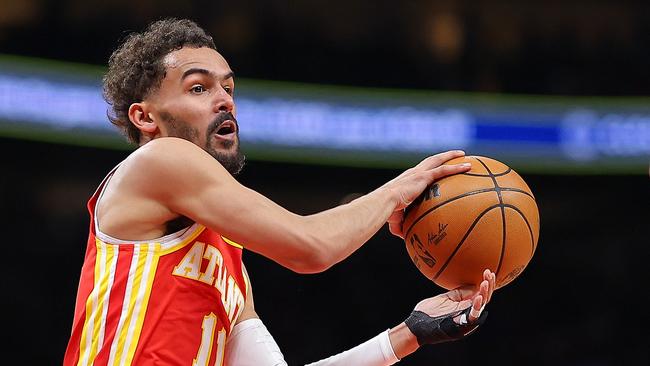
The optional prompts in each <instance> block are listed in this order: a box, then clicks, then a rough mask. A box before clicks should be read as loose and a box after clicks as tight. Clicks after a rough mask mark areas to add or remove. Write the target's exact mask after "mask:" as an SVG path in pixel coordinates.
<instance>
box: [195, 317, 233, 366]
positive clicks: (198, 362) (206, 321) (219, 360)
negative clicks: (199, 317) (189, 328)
mask: <svg viewBox="0 0 650 366" xmlns="http://www.w3.org/2000/svg"><path fill="white" fill-rule="evenodd" d="M201 328H203V331H202V333H201V345H200V346H199V351H198V352H197V353H196V358H194V361H193V362H192V366H208V361H210V355H211V354H212V343H213V341H214V331H215V329H217V316H216V315H214V313H210V314H208V315H206V316H204V317H203V324H202V325H201ZM225 346H226V331H225V330H224V329H223V328H222V329H221V330H220V331H219V332H217V357H216V358H215V359H214V365H215V366H221V365H222V364H223V351H224V348H225Z"/></svg>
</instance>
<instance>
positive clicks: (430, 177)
mask: <svg viewBox="0 0 650 366" xmlns="http://www.w3.org/2000/svg"><path fill="white" fill-rule="evenodd" d="M464 155H465V152H463V151H460V150H453V151H447V152H444V153H440V154H437V155H433V156H429V157H428V158H426V159H424V160H422V161H421V162H420V163H419V164H418V165H416V166H414V167H413V168H410V169H408V170H406V171H404V172H403V173H402V174H400V175H399V176H397V177H396V178H395V179H393V180H391V181H390V182H388V183H386V184H384V185H383V186H382V188H386V189H388V190H389V191H390V192H392V193H393V194H394V195H395V198H396V200H397V206H396V207H395V211H394V212H393V214H392V215H391V216H390V217H389V218H388V228H389V229H390V232H391V233H393V235H396V236H399V237H400V238H402V239H403V238H404V233H403V232H402V221H403V220H404V208H406V206H408V205H410V204H411V203H412V202H413V201H415V199H416V198H417V197H418V196H419V195H420V194H422V192H423V191H424V190H425V189H426V188H427V187H428V186H429V185H430V184H431V183H433V182H434V181H435V180H437V179H440V178H443V177H446V176H448V175H452V174H458V173H463V172H466V171H468V170H470V168H471V164H468V163H466V164H454V165H443V164H444V163H445V162H447V161H449V160H451V159H454V158H458V157H461V156H464Z"/></svg>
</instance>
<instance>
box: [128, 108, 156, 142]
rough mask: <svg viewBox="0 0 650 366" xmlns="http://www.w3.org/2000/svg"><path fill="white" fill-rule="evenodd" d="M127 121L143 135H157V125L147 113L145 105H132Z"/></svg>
mask: <svg viewBox="0 0 650 366" xmlns="http://www.w3.org/2000/svg"><path fill="white" fill-rule="evenodd" d="M129 120H131V123H133V125H134V126H135V127H137V128H138V129H139V130H140V131H142V133H143V134H144V135H148V136H153V135H155V134H156V133H158V125H157V124H156V123H155V122H154V120H153V116H152V115H151V113H149V111H148V106H147V104H146V103H133V104H131V106H130V107H129Z"/></svg>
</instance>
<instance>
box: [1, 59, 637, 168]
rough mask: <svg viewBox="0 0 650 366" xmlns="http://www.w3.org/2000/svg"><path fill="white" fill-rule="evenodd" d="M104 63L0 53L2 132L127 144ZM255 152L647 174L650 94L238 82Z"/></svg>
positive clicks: (245, 144) (249, 146) (248, 146)
mask: <svg viewBox="0 0 650 366" xmlns="http://www.w3.org/2000/svg"><path fill="white" fill-rule="evenodd" d="M103 71H104V69H102V68H100V67H93V66H86V65H76V64H65V63H59V62H52V61H43V60H34V59H26V58H20V57H12V56H0V136H8V137H19V138H27V139H36V140H45V141H58V142H63V143H72V144H84V145H92V146H100V147H108V148H128V146H127V145H126V143H125V142H123V138H122V137H121V136H120V135H119V134H118V133H117V131H116V128H115V127H114V126H113V125H111V124H110V122H108V119H107V117H106V114H107V109H108V105H107V104H106V102H104V100H103V99H102V96H101V75H102V72H103ZM235 98H236V102H237V111H238V115H237V119H238V121H239V126H240V136H241V139H242V149H243V150H244V151H245V153H246V154H247V155H248V156H249V157H250V158H253V159H261V160H274V161H296V162H303V163H321V164H341V165H355V166H381V167H403V166H405V165H407V164H411V163H413V162H414V161H417V160H418V159H420V158H422V157H423V156H425V155H427V154H431V153H435V152H439V151H442V150H446V149H458V148H460V149H464V150H465V151H467V152H468V154H472V155H487V156H491V157H494V158H496V159H499V160H502V161H506V162H508V163H509V165H511V166H513V167H515V168H517V169H518V170H521V171H537V172H548V173H561V172H570V173H580V172H590V173H603V174H609V173H638V174H647V172H648V164H649V162H650V98H645V97H640V98H624V97H607V98H605V97H555V96H554V97H550V96H512V95H497V94H476V93H439V92H426V91H407V90H386V89H365V88H352V87H334V86H321V85H306V84H296V83H285V82H267V81H254V80H245V79H238V80H237V89H236V96H235Z"/></svg>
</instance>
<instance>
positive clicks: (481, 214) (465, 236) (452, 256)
mask: <svg viewBox="0 0 650 366" xmlns="http://www.w3.org/2000/svg"><path fill="white" fill-rule="evenodd" d="M501 206H503V204H500V203H497V204H496V205H493V206H490V207H488V208H486V209H485V210H484V211H483V212H481V213H480V214H478V216H476V218H475V219H474V222H473V223H472V225H470V226H469V228H468V229H467V231H466V232H465V235H463V238H462V239H460V242H459V243H458V245H456V248H454V251H453V252H451V254H450V255H449V257H447V260H446V261H445V263H443V264H442V267H440V269H439V270H438V273H436V274H435V275H434V276H433V279H434V280H436V279H438V277H440V275H441V274H442V272H443V271H444V270H445V268H447V265H449V262H451V260H452V259H453V258H454V256H455V255H456V253H457V252H458V250H459V249H460V247H461V246H463V244H464V243H465V239H467V237H468V236H469V234H470V233H471V232H472V230H474V227H475V226H476V224H478V222H479V221H481V218H483V216H485V214H487V213H488V212H490V211H491V210H493V209H495V208H497V207H501Z"/></svg>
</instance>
